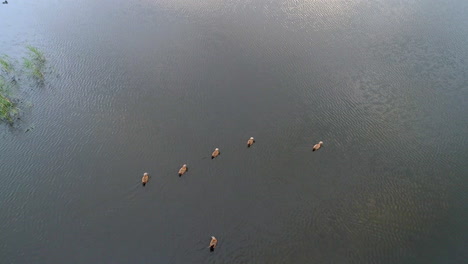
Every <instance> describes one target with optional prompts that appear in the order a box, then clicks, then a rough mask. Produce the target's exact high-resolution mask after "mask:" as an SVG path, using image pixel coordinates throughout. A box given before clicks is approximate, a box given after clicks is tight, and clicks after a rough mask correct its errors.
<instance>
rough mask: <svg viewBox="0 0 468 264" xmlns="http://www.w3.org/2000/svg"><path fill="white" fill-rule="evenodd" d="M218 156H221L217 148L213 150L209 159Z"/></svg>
mask: <svg viewBox="0 0 468 264" xmlns="http://www.w3.org/2000/svg"><path fill="white" fill-rule="evenodd" d="M219 154H221V152H219V148H215V150H214V151H213V153H211V159H214V158H216V157H218V156H219Z"/></svg>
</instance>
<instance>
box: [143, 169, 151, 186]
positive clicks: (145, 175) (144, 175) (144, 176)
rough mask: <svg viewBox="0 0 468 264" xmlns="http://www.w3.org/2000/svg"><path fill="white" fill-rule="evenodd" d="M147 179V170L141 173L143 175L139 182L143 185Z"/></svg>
mask: <svg viewBox="0 0 468 264" xmlns="http://www.w3.org/2000/svg"><path fill="white" fill-rule="evenodd" d="M148 181H149V175H148V173H147V172H145V173H143V177H142V178H141V184H142V185H143V186H145V185H146V184H147V183H148Z"/></svg>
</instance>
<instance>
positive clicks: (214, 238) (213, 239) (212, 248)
mask: <svg viewBox="0 0 468 264" xmlns="http://www.w3.org/2000/svg"><path fill="white" fill-rule="evenodd" d="M217 244H218V239H216V237H214V236H211V241H210V246H209V248H210V251H214V249H215V247H216V245H217Z"/></svg>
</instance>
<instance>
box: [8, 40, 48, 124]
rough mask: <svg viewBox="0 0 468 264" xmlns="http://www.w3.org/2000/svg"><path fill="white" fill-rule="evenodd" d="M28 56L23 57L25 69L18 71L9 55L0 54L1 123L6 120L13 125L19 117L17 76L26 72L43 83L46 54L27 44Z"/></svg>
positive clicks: (19, 86) (19, 85)
mask: <svg viewBox="0 0 468 264" xmlns="http://www.w3.org/2000/svg"><path fill="white" fill-rule="evenodd" d="M26 48H27V57H25V58H23V66H24V69H21V70H20V71H19V72H16V70H15V66H14V63H13V62H12V60H11V58H10V57H9V56H7V55H3V56H0V123H2V122H6V123H8V124H10V125H13V123H14V121H15V120H16V119H17V118H18V115H19V108H18V105H17V100H14V92H15V90H17V89H15V88H21V86H22V85H24V83H21V84H19V83H18V82H17V80H20V78H18V79H17V76H18V75H20V74H22V73H24V74H26V75H28V76H30V77H33V78H34V79H35V80H36V81H37V82H39V83H43V81H44V71H45V69H46V58H45V56H44V54H43V53H42V52H41V51H40V50H39V49H37V48H36V47H33V46H27V47H26ZM36 84H37V83H36Z"/></svg>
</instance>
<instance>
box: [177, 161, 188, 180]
mask: <svg viewBox="0 0 468 264" xmlns="http://www.w3.org/2000/svg"><path fill="white" fill-rule="evenodd" d="M186 171H188V168H187V164H184V165H182V168H180V170H179V177H180V176H182V175H184V173H185V172H186Z"/></svg>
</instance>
